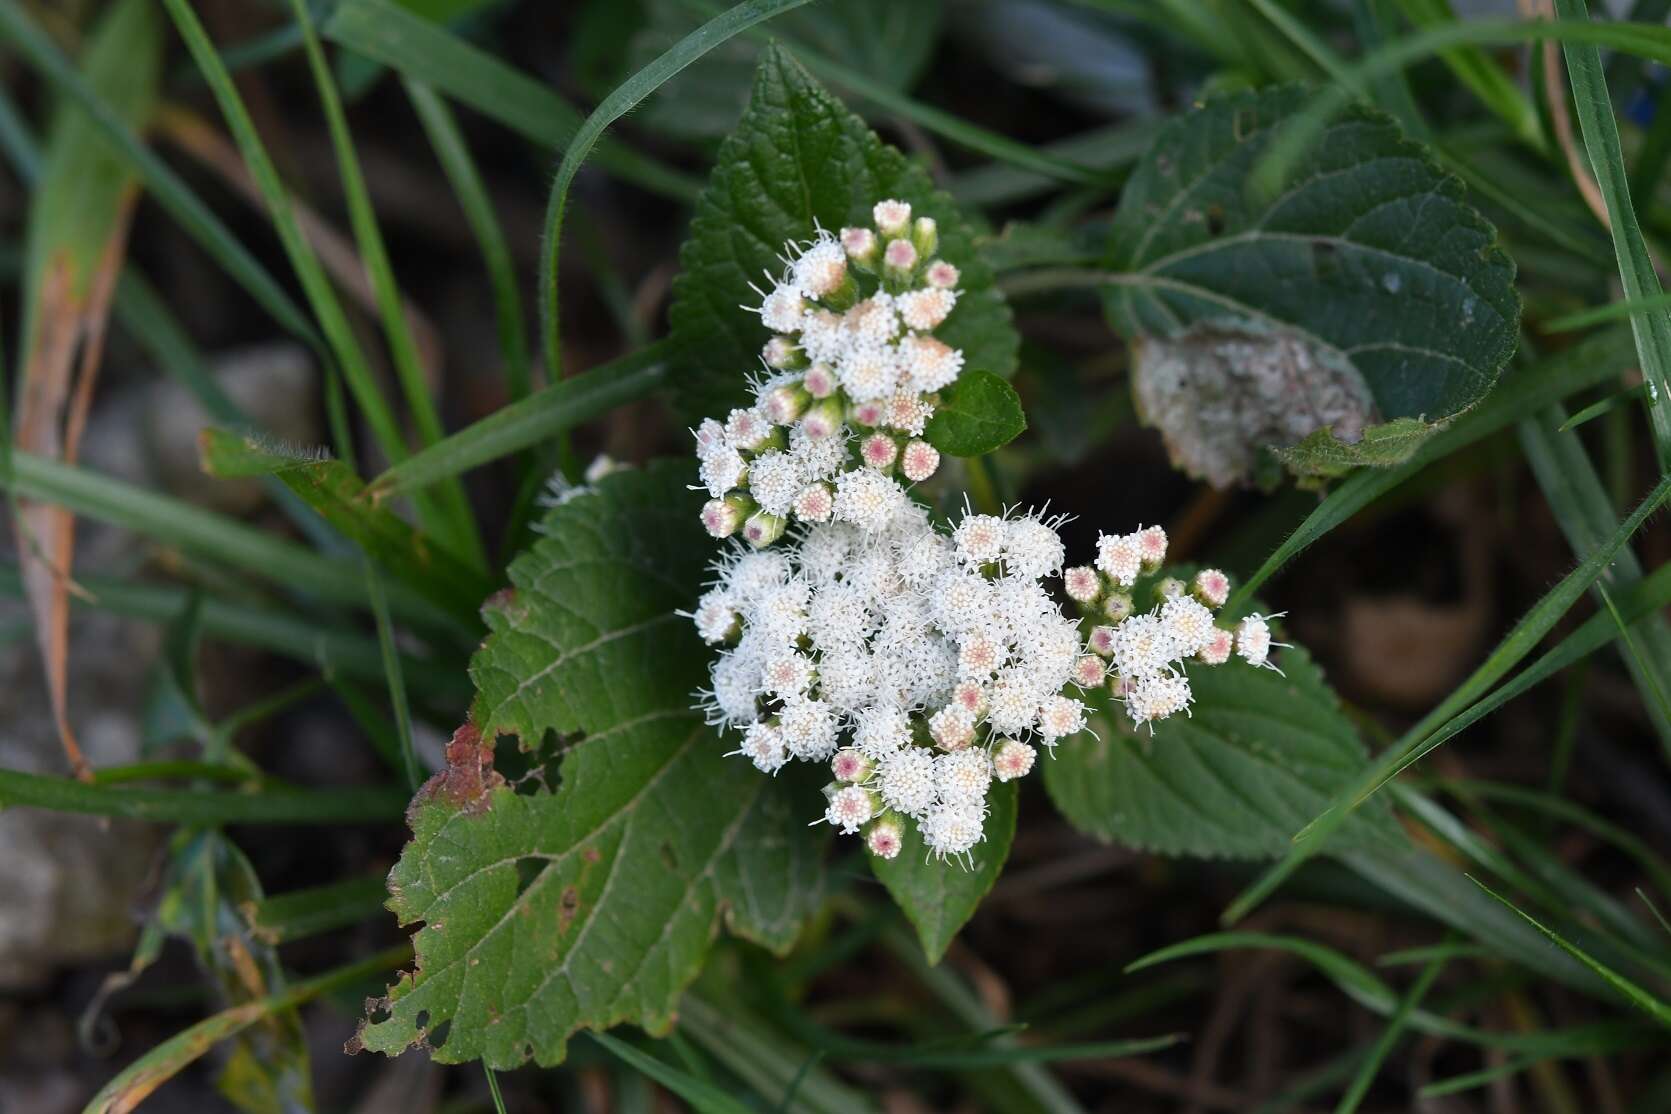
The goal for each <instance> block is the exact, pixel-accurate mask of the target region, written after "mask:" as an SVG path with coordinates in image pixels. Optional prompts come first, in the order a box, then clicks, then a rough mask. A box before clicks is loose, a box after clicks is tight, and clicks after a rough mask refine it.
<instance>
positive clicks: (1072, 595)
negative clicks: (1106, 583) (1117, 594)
mask: <svg viewBox="0 0 1671 1114" xmlns="http://www.w3.org/2000/svg"><path fill="white" fill-rule="evenodd" d="M1062 587H1063V588H1064V589H1065V590H1066V591H1067V593H1068V598H1069V599H1071V600H1074V601H1075V602H1076V603H1082V604H1086V605H1087V606H1088V605H1090V604H1093V603H1096V602H1097V597H1098V596H1100V595H1101V594H1102V578H1101V577H1099V576H1098V575H1097V570H1096V569H1093V568H1092V567H1091V566H1089V565H1075V566H1074V567H1073V568H1070V569H1063V570H1062Z"/></svg>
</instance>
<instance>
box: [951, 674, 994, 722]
mask: <svg viewBox="0 0 1671 1114" xmlns="http://www.w3.org/2000/svg"><path fill="white" fill-rule="evenodd" d="M952 703H953V704H955V705H957V706H958V707H959V708H962V709H963V710H964V711H966V712H968V713H969V714H970V715H972V716H974V717H975V718H976V719H979V718H980V717H981V716H984V715H986V686H984V685H982V684H981V683H980V682H979V681H960V682H958V683H957V685H956V686H954V687H953V688H952Z"/></svg>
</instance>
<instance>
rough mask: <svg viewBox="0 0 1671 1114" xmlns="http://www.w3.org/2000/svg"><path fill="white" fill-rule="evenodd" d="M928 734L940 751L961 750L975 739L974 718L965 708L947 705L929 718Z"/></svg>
mask: <svg viewBox="0 0 1671 1114" xmlns="http://www.w3.org/2000/svg"><path fill="white" fill-rule="evenodd" d="M928 733H929V735H930V736H931V737H932V738H933V739H934V741H935V742H936V743H937V744H939V746H940V748H941V749H942V750H962V749H963V748H964V747H966V746H968V745H969V744H970V743H971V742H973V741H974V739H975V717H974V715H973V714H971V713H970V712H969V711H968V710H967V709H965V708H961V707H959V706H958V705H956V704H948V705H946V706H945V707H944V708H941V709H940V710H939V711H938V712H935V713H934V715H933V716H931V717H930V718H929V721H928Z"/></svg>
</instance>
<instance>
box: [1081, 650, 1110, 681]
mask: <svg viewBox="0 0 1671 1114" xmlns="http://www.w3.org/2000/svg"><path fill="white" fill-rule="evenodd" d="M1107 675H1108V666H1107V665H1106V664H1105V663H1104V662H1103V660H1102V659H1101V658H1099V657H1097V656H1096V655H1095V654H1086V655H1085V656H1084V657H1082V658H1080V659H1079V660H1078V661H1076V662H1074V663H1073V683H1074V684H1076V685H1078V686H1079V687H1080V688H1082V689H1089V688H1095V687H1096V686H1098V685H1100V684H1102V679H1103V678H1104V677H1105V676H1107Z"/></svg>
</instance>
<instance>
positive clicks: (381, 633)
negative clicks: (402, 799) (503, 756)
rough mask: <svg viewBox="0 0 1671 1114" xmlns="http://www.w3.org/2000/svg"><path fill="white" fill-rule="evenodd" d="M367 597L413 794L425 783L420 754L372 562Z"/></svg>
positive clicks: (368, 565)
mask: <svg viewBox="0 0 1671 1114" xmlns="http://www.w3.org/2000/svg"><path fill="white" fill-rule="evenodd" d="M365 569H366V595H367V596H368V597H369V598H370V600H371V613H372V615H374V616H375V617H376V619H377V646H378V648H379V649H380V650H381V651H382V652H383V673H384V676H385V678H386V679H387V681H388V685H389V704H390V706H391V707H392V708H393V709H394V713H395V730H396V732H397V733H398V735H399V738H400V760H401V765H402V766H403V767H404V768H405V770H406V782H407V784H408V785H409V786H410V787H411V790H412V792H413V793H416V792H417V791H418V786H419V785H421V784H423V778H422V777H421V776H420V775H419V773H418V755H417V751H415V750H414V749H413V747H412V709H411V707H410V706H408V705H407V703H406V676H405V674H404V673H403V672H402V671H401V668H400V655H399V654H398V653H396V652H395V627H394V622H393V620H391V619H390V618H389V600H388V595H387V594H386V593H385V592H384V590H383V578H382V576H380V575H379V574H378V572H377V568H376V566H374V565H373V564H372V563H371V562H370V561H367V562H366V563H365Z"/></svg>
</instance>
